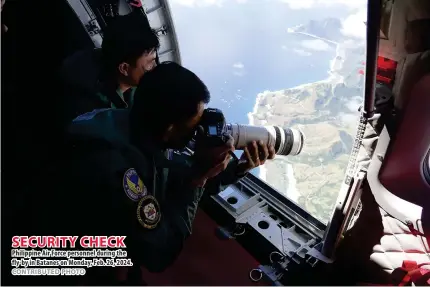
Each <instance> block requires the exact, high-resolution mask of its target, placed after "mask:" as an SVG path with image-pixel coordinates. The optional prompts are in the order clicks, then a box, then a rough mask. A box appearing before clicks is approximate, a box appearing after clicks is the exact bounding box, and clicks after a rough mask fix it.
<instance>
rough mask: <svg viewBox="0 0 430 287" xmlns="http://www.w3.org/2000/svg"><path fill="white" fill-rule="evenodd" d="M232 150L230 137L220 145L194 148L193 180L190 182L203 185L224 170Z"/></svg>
mask: <svg viewBox="0 0 430 287" xmlns="http://www.w3.org/2000/svg"><path fill="white" fill-rule="evenodd" d="M232 151H234V140H233V138H231V137H230V139H229V140H228V141H227V142H226V143H225V144H224V145H222V146H219V147H212V148H211V147H208V148H201V149H199V150H196V152H195V153H194V159H195V160H194V168H193V170H194V177H193V178H194V180H193V182H192V184H193V185H195V186H204V185H205V183H206V181H207V180H208V179H210V178H213V177H215V176H217V175H218V174H219V173H220V172H222V171H224V170H225V169H226V168H227V165H228V164H229V162H230V158H231V156H230V152H232Z"/></svg>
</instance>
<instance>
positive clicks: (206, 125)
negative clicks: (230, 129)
mask: <svg viewBox="0 0 430 287" xmlns="http://www.w3.org/2000/svg"><path fill="white" fill-rule="evenodd" d="M199 125H200V126H201V127H202V128H203V131H204V132H203V134H197V137H196V144H197V145H204V146H205V147H216V146H221V145H223V144H225V143H226V142H227V141H228V139H229V137H228V135H226V131H227V128H226V122H225V117H224V114H223V113H222V111H221V110H219V109H215V108H207V109H205V110H204V112H203V115H202V118H201V120H200V123H199Z"/></svg>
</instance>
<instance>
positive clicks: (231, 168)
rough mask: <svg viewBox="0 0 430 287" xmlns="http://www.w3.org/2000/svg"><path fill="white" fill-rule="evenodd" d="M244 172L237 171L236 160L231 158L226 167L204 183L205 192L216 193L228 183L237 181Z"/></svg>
mask: <svg viewBox="0 0 430 287" xmlns="http://www.w3.org/2000/svg"><path fill="white" fill-rule="evenodd" d="M246 175H247V173H245V174H238V173H237V161H236V160H233V159H232V160H231V161H230V163H229V165H228V166H227V168H226V169H225V170H224V171H223V172H221V173H220V174H218V176H216V177H215V178H213V179H211V180H209V181H208V182H207V184H206V192H207V193H210V194H212V195H213V194H217V193H220V192H222V191H223V190H225V189H226V188H227V187H228V186H229V185H231V184H235V183H237V182H238V181H239V180H241V179H242V178H243V177H245V176H246Z"/></svg>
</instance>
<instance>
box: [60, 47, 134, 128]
mask: <svg viewBox="0 0 430 287" xmlns="http://www.w3.org/2000/svg"><path fill="white" fill-rule="evenodd" d="M100 67H101V49H93V50H83V51H78V52H76V53H75V54H73V55H71V56H70V57H68V58H67V59H66V60H64V62H63V66H62V68H61V78H62V84H63V89H64V93H63V95H64V99H63V103H62V106H63V107H62V110H63V117H64V121H65V122H66V123H68V122H69V121H71V120H72V119H74V118H76V117H77V116H79V115H82V114H84V113H87V112H91V111H93V110H95V109H103V108H117V109H125V108H131V106H132V105H133V100H134V92H135V90H136V88H130V89H129V90H127V91H126V92H124V93H123V92H121V90H119V89H117V88H116V87H115V86H116V85H115V83H112V84H113V86H112V87H111V86H106V85H104V84H103V83H102V81H101V73H100Z"/></svg>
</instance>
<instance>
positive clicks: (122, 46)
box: [102, 13, 160, 76]
mask: <svg viewBox="0 0 430 287" xmlns="http://www.w3.org/2000/svg"><path fill="white" fill-rule="evenodd" d="M143 17H145V16H144V15H143V14H142V15H140V14H137V13H130V14H128V15H125V16H118V17H116V18H115V19H114V20H112V22H111V23H109V25H108V26H107V27H106V30H105V31H104V33H103V34H104V35H103V42H102V62H103V65H104V67H103V69H104V70H105V72H106V73H108V74H110V76H113V73H116V72H117V68H118V65H119V64H121V63H122V62H127V63H129V64H132V65H134V64H135V63H136V60H137V59H138V58H139V57H140V56H141V55H142V54H144V53H148V52H150V51H151V50H154V49H155V50H157V49H158V48H159V47H160V41H159V39H158V36H157V33H156V32H155V31H154V30H153V29H151V28H150V26H149V25H148V22H147V20H146V19H144V18H143ZM115 76H116V74H115Z"/></svg>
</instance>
